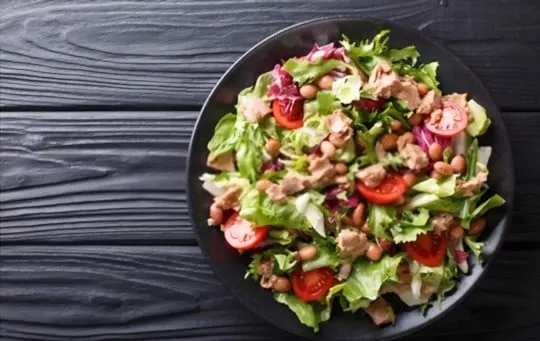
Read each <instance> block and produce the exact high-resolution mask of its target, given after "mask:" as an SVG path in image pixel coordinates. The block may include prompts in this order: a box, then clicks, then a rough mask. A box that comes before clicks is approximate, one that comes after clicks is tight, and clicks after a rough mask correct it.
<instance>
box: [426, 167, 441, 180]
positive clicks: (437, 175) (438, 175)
mask: <svg viewBox="0 0 540 341" xmlns="http://www.w3.org/2000/svg"><path fill="white" fill-rule="evenodd" d="M429 176H431V177H432V178H433V179H435V180H441V179H442V178H444V175H442V174H441V173H439V172H437V171H436V170H435V169H434V170H432V171H431V174H430V175H429Z"/></svg>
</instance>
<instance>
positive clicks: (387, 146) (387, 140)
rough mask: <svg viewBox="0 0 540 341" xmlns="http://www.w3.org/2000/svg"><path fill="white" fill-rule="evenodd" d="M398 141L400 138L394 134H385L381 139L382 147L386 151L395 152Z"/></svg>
mask: <svg viewBox="0 0 540 341" xmlns="http://www.w3.org/2000/svg"><path fill="white" fill-rule="evenodd" d="M397 139H398V136H397V135H396V134H394V133H390V134H384V135H383V136H381V138H380V139H379V142H380V143H381V145H382V147H383V148H384V150H386V151H391V150H395V149H396V148H397Z"/></svg>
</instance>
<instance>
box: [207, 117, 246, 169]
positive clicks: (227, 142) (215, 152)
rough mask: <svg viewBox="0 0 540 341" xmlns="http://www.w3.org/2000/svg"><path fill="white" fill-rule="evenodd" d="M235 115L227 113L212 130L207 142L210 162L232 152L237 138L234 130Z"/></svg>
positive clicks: (237, 135)
mask: <svg viewBox="0 0 540 341" xmlns="http://www.w3.org/2000/svg"><path fill="white" fill-rule="evenodd" d="M235 124H236V115H235V114H233V113H228V114H226V115H225V116H223V117H222V118H221V119H220V120H219V122H218V123H217V124H216V127H215V128H214V135H213V136H212V138H211V139H210V141H209V142H208V146H207V147H208V150H209V151H210V156H209V158H210V160H213V159H215V158H216V157H218V156H220V155H222V154H225V153H227V152H230V151H233V150H234V148H235V146H236V143H237V141H238V138H239V134H238V133H237V130H236V126H235Z"/></svg>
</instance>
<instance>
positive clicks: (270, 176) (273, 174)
mask: <svg viewBox="0 0 540 341" xmlns="http://www.w3.org/2000/svg"><path fill="white" fill-rule="evenodd" d="M286 174H287V171H286V170H280V171H266V172H264V173H263V174H262V175H261V179H265V180H270V181H272V182H278V181H279V180H282V179H283V178H284V177H285V175H286Z"/></svg>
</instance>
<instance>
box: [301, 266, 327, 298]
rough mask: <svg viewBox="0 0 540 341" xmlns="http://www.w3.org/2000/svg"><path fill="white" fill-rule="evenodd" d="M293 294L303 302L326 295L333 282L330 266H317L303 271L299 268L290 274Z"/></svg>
mask: <svg viewBox="0 0 540 341" xmlns="http://www.w3.org/2000/svg"><path fill="white" fill-rule="evenodd" d="M291 280H292V287H293V290H294V293H295V295H296V296H297V297H298V298H299V299H301V300H302V301H304V302H309V301H316V300H318V299H319V298H321V297H324V296H326V293H327V292H328V290H329V289H330V287H332V285H333V284H334V272H333V271H332V269H330V268H318V269H314V270H311V271H307V272H303V271H302V269H301V268H299V269H297V270H296V271H295V272H293V274H292V276H291Z"/></svg>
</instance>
